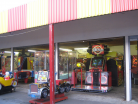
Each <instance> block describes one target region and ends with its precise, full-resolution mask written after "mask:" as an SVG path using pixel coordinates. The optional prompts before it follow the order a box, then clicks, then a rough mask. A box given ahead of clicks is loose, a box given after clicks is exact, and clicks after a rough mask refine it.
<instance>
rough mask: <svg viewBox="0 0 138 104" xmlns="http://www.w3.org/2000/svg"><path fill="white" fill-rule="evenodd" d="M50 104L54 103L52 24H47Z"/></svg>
mask: <svg viewBox="0 0 138 104" xmlns="http://www.w3.org/2000/svg"><path fill="white" fill-rule="evenodd" d="M49 60H50V62H49V63H50V104H55V88H54V25H53V24H50V25H49Z"/></svg>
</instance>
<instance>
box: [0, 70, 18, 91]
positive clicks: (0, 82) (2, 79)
mask: <svg viewBox="0 0 138 104" xmlns="http://www.w3.org/2000/svg"><path fill="white" fill-rule="evenodd" d="M16 86H17V80H16V79H14V78H13V77H12V75H10V73H9V72H6V74H5V75H3V74H2V73H0V93H3V92H7V91H11V92H12V91H15V88H16Z"/></svg>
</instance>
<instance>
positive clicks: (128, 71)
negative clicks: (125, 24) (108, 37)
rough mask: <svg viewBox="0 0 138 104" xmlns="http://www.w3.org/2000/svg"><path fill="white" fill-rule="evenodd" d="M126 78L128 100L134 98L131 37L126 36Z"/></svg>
mask: <svg viewBox="0 0 138 104" xmlns="http://www.w3.org/2000/svg"><path fill="white" fill-rule="evenodd" d="M124 58H125V63H124V64H125V72H126V73H125V78H126V82H125V83H126V101H130V100H131V99H132V92H131V62H130V61H131V59H130V39H129V37H128V36H125V57H124Z"/></svg>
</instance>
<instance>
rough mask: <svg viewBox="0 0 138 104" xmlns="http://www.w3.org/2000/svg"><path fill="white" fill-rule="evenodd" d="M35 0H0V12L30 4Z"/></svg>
mask: <svg viewBox="0 0 138 104" xmlns="http://www.w3.org/2000/svg"><path fill="white" fill-rule="evenodd" d="M32 1H36V0H0V12H2V11H5V10H8V9H11V8H14V7H17V6H20V5H23V4H26V3H28V2H32Z"/></svg>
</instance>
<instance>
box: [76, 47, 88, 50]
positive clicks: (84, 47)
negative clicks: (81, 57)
mask: <svg viewBox="0 0 138 104" xmlns="http://www.w3.org/2000/svg"><path fill="white" fill-rule="evenodd" d="M80 49H83V50H86V49H88V48H87V47H84V48H74V50H80Z"/></svg>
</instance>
